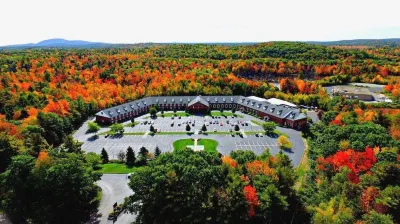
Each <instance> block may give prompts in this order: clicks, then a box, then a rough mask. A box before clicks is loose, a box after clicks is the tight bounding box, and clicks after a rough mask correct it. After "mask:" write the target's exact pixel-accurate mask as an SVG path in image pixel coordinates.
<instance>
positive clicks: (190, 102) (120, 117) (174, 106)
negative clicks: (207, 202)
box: [96, 96, 307, 128]
mask: <svg viewBox="0 0 400 224" xmlns="http://www.w3.org/2000/svg"><path fill="white" fill-rule="evenodd" d="M283 102H286V101H283ZM287 103H288V102H287ZM292 105H294V104H292ZM152 106H156V107H157V108H158V109H159V110H163V111H166V110H188V111H190V112H192V113H206V112H208V111H210V110H220V109H223V110H232V109H233V108H234V109H236V110H240V111H243V112H251V113H253V114H256V115H257V116H259V117H261V118H263V119H264V120H271V121H274V122H276V123H278V124H279V125H283V126H289V127H291V128H301V127H303V126H304V125H306V124H307V117H306V115H305V114H303V113H301V112H300V109H298V108H296V107H292V106H289V105H283V104H280V105H275V104H272V103H269V102H268V101H267V100H266V99H263V98H259V97H254V96H251V97H244V96H152V97H146V98H143V99H139V100H135V101H132V102H129V103H125V104H122V105H118V106H115V107H111V108H108V109H104V110H101V111H99V112H98V113H97V114H96V120H97V122H99V123H115V122H121V121H125V120H128V119H132V118H135V117H137V116H140V115H142V114H146V113H148V111H149V109H150V107H152ZM294 106H296V105H294Z"/></svg>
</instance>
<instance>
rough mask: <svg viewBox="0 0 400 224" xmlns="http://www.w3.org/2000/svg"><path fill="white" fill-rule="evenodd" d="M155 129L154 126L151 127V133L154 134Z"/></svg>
mask: <svg viewBox="0 0 400 224" xmlns="http://www.w3.org/2000/svg"><path fill="white" fill-rule="evenodd" d="M154 131H155V130H154V127H153V125H150V132H152V133H154Z"/></svg>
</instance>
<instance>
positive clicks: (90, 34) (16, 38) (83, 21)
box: [0, 0, 400, 46]
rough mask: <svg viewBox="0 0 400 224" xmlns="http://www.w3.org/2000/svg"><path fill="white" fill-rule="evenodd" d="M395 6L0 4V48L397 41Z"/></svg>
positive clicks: (183, 1)
mask: <svg viewBox="0 0 400 224" xmlns="http://www.w3.org/2000/svg"><path fill="white" fill-rule="evenodd" d="M399 9H400V1H399V0H375V1H372V0H334V1H332V0H242V1H238V0H226V1H225V0H201V1H199V0H141V1H136V0H107V1H106V0H46V1H45V0H0V27H1V33H0V46H1V45H9V44H19V43H29V42H34V43H35V42H39V41H41V40H44V39H50V38H65V39H70V40H73V39H79V40H88V41H100V42H110V43H139V42H261V41H272V40H301V41H303V40H341V39H358V38H395V37H400V14H399V12H400V10H399Z"/></svg>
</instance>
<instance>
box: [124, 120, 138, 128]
mask: <svg viewBox="0 0 400 224" xmlns="http://www.w3.org/2000/svg"><path fill="white" fill-rule="evenodd" d="M138 124H139V122H137V121H135V122H134V123H129V124H126V125H124V127H132V126H136V125H138Z"/></svg>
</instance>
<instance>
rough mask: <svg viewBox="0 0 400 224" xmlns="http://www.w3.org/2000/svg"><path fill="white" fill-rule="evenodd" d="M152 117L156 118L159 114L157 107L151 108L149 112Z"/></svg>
mask: <svg viewBox="0 0 400 224" xmlns="http://www.w3.org/2000/svg"><path fill="white" fill-rule="evenodd" d="M149 113H150V115H151V117H155V116H156V114H157V109H156V108H155V107H151V108H150V110H149Z"/></svg>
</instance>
